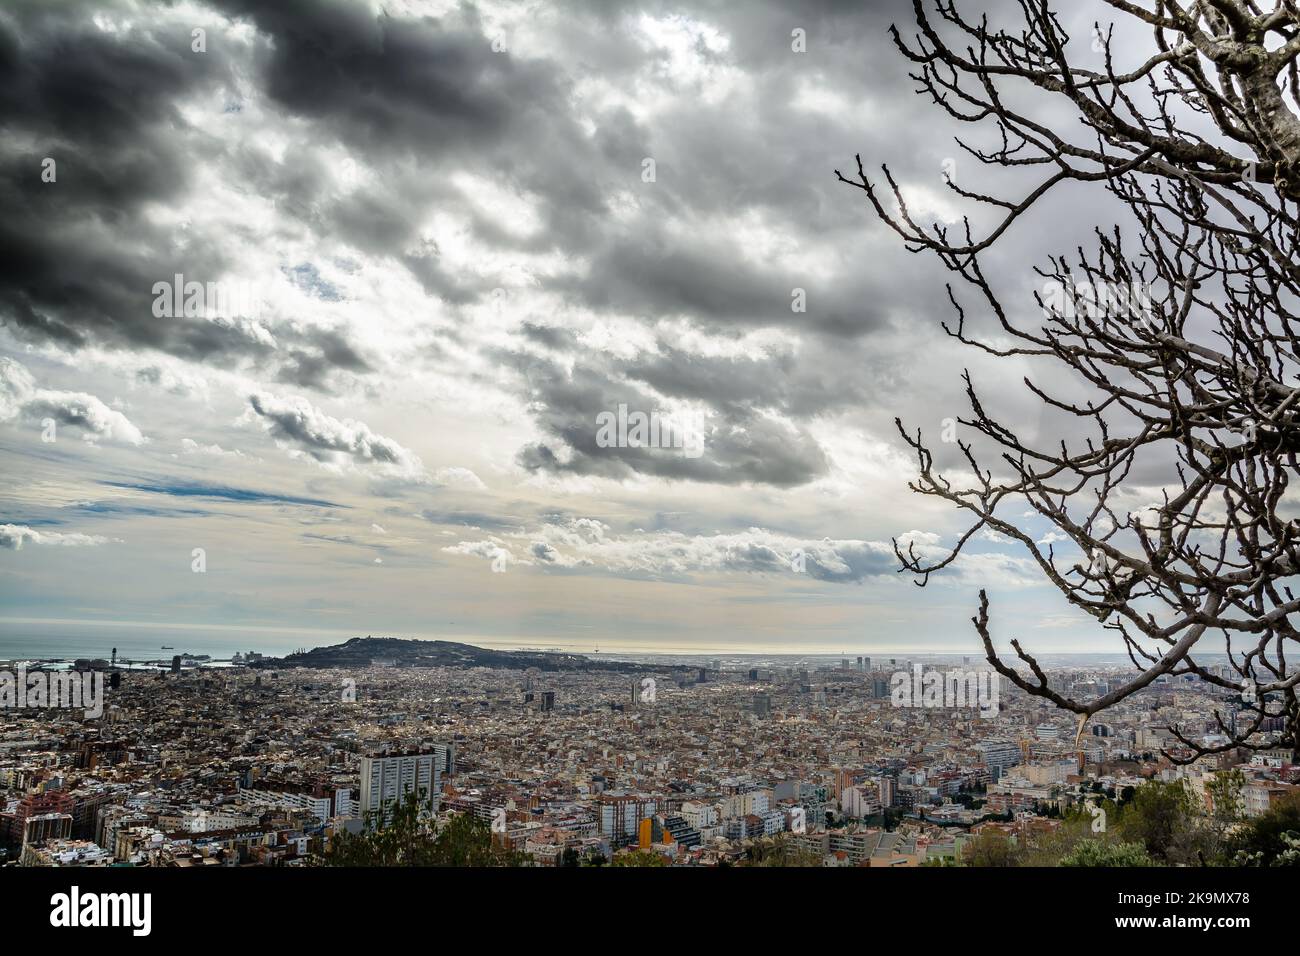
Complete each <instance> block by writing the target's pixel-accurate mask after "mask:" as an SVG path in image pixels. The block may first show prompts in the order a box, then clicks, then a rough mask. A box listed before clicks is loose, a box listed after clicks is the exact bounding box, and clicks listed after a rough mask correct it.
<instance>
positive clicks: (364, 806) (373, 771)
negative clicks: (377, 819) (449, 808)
mask: <svg viewBox="0 0 1300 956" xmlns="http://www.w3.org/2000/svg"><path fill="white" fill-rule="evenodd" d="M447 751H448V748H445V747H434V748H430V749H427V750H423V749H422V750H408V751H385V752H382V753H377V754H373V755H370V756H365V757H362V758H361V814H362V816H365V815H366V814H367V813H370V812H372V811H377V810H379V809H380V808H381V807H388V806H389V805H390V804H392V803H393V802H394V801H398V802H400V801H401V800H403V799H405V797H406V795H407V794H408V793H412V792H414V793H417V794H419V795H420V797H421V802H422V803H424V804H425V805H426V806H428V808H429V809H430V810H431V811H433V812H435V813H436V812H437V810H438V796H439V793H440V792H441V791H442V771H443V768H444V767H446V766H447ZM388 818H389V816H388V812H387V811H386V812H385V819H388Z"/></svg>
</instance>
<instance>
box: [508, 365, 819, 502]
mask: <svg viewBox="0 0 1300 956" xmlns="http://www.w3.org/2000/svg"><path fill="white" fill-rule="evenodd" d="M498 359H499V361H501V362H502V363H503V364H507V363H513V364H514V366H515V368H516V369H517V371H518V372H519V374H520V378H521V380H522V383H523V387H524V388H525V390H526V398H527V401H528V408H529V410H530V411H531V413H532V415H533V418H534V420H535V421H536V423H537V425H538V426H539V427H540V428H541V429H542V430H543V431H544V432H545V433H546V434H548V435H549V436H551V438H550V439H548V440H546V441H542V442H537V443H534V444H531V445H528V446H526V447H525V448H523V449H521V450H520V452H519V454H518V457H517V460H518V461H519V463H520V465H522V466H523V467H524V468H526V469H528V470H529V471H542V472H550V473H555V474H578V475H598V476H602V477H607V478H617V479H622V478H630V477H633V476H634V475H636V474H642V475H654V476H657V477H660V478H669V479H680V480H691V481H703V482H713V483H717V484H725V485H736V484H744V483H755V484H769V485H776V486H779V487H791V486H795V485H801V484H805V483H807V482H809V481H812V480H813V479H815V478H817V477H819V476H820V475H822V474H824V473H825V472H826V470H827V468H828V466H829V462H828V460H827V458H826V454H825V452H824V451H823V450H822V448H821V447H820V446H819V445H818V444H817V442H816V440H815V439H814V438H813V437H812V435H810V434H809V433H808V431H807V430H806V429H805V428H803V427H802V426H800V425H798V424H791V423H788V422H785V421H781V420H779V419H776V418H773V417H769V416H765V415H762V414H760V413H758V412H756V411H751V410H749V409H746V408H741V407H730V408H724V409H719V410H717V414H716V415H715V416H714V417H713V419H712V420H710V421H708V422H707V423H705V424H704V427H703V428H702V432H701V434H700V436H699V438H700V439H701V440H702V447H701V453H700V454H699V455H698V456H692V455H689V454H687V453H686V452H685V450H684V449H682V448H671V447H670V448H651V447H602V445H601V444H600V443H599V440H598V434H597V433H598V424H597V423H598V416H599V415H601V414H602V413H615V412H616V410H617V408H618V406H619V405H626V406H627V407H628V409H629V410H630V411H640V412H643V413H646V414H649V413H651V412H654V411H658V410H659V408H660V402H659V399H658V398H656V397H655V396H654V395H653V394H652V393H650V392H648V391H646V390H644V389H640V388H638V387H636V385H635V384H633V383H631V382H629V381H626V380H619V379H618V378H616V377H615V375H616V372H614V370H613V369H609V368H604V367H598V365H597V364H595V363H599V361H600V357H598V356H597V357H593V358H592V359H590V362H591V363H592V364H584V363H580V364H578V365H577V366H575V367H574V368H573V369H572V370H571V371H569V370H566V369H565V368H564V367H562V366H561V365H560V364H559V363H555V362H552V361H549V360H547V359H543V358H539V357H537V356H529V355H518V354H516V355H511V354H501V355H499V356H498Z"/></svg>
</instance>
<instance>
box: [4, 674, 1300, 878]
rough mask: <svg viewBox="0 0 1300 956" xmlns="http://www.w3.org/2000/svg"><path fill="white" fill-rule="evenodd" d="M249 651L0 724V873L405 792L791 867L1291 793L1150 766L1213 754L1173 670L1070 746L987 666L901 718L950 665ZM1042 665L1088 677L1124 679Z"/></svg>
mask: <svg viewBox="0 0 1300 956" xmlns="http://www.w3.org/2000/svg"><path fill="white" fill-rule="evenodd" d="M83 663H84V662H83ZM100 663H101V664H105V665H106V666H108V667H111V666H112V665H111V664H108V662H100ZM263 663H264V662H261V661H259V660H258V659H257V656H256V655H248V656H242V655H241V659H240V663H238V664H235V663H232V662H226V661H211V660H196V659H194V658H192V657H189V656H185V657H184V658H182V660H181V664H182V666H180V667H179V669H178V668H176V667H172V666H164V667H160V668H158V669H133V670H120V671H118V673H119V675H120V676H119V679H118V686H117V687H116V689H110V690H109V692H108V697H107V706H106V708H105V712H104V715H103V716H102V718H99V719H97V720H96V719H88V718H86V717H85V716H84V715H83V714H81V713H80V712H70V711H68V710H57V709H49V708H45V709H32V708H27V709H22V710H0V841H3V844H4V847H5V857H4V858H5V860H6V861H7V862H8V863H10V864H18V865H22V866H53V865H74V864H75V865H83V866H97V865H110V864H133V865H136V866H178V867H193V866H237V865H253V866H267V865H301V864H304V863H306V862H308V861H310V860H312V859H313V858H314V857H316V856H318V855H319V853H320V852H321V850H322V848H323V846H324V843H325V841H326V840H328V838H329V837H330V835H331V834H334V833H340V832H345V831H346V832H352V833H356V832H359V831H360V830H361V829H362V828H363V826H364V822H365V820H366V819H367V816H368V815H376V814H378V813H379V811H380V810H381V808H383V807H384V806H385V805H387V804H389V803H390V802H391V801H393V800H395V799H399V798H401V797H402V796H403V795H405V794H409V793H415V794H417V795H418V796H419V797H420V798H421V802H422V803H423V805H424V808H425V809H426V810H427V811H428V812H429V813H430V814H433V815H434V816H435V820H446V819H449V818H450V816H451V815H454V814H470V815H471V816H473V817H475V818H476V819H479V820H481V821H482V822H483V823H485V824H488V825H490V826H491V828H492V831H493V833H494V837H493V839H495V840H497V841H499V842H501V843H503V844H505V845H507V846H509V847H511V848H513V849H515V850H518V851H521V852H523V853H526V854H528V857H529V859H530V860H531V862H532V863H533V864H535V865H559V864H560V863H561V862H562V861H564V860H565V859H566V858H567V859H573V858H575V856H576V858H578V859H582V860H590V859H592V858H593V857H599V858H601V859H605V860H611V859H613V858H615V857H616V856H618V855H619V854H625V853H631V852H635V851H640V852H645V853H653V854H658V855H661V856H662V857H663V859H664V860H665V861H666V862H670V863H674V864H679V865H704V866H709V865H718V864H722V863H727V862H734V861H737V860H739V859H741V858H742V857H743V856H744V855H745V854H746V851H747V849H749V848H751V847H753V846H754V845H755V844H756V843H759V842H762V841H770V840H772V839H773V838H775V837H778V836H780V835H782V834H784V835H785V837H784V839H787V840H789V841H792V842H791V845H792V846H794V847H795V848H796V849H797V850H798V852H799V853H800V854H802V856H801V859H802V860H803V861H804V862H806V863H808V864H810V865H827V866H917V865H923V864H926V863H934V862H937V861H943V860H955V859H957V858H958V857H959V856H960V854H961V852H962V849H963V847H964V846H965V845H966V844H967V843H968V842H969V841H970V840H972V839H974V838H976V837H978V836H979V835H980V834H981V833H983V832H986V831H989V830H996V831H998V832H1006V833H1009V834H1016V833H1022V834H1024V833H1032V832H1037V831H1040V830H1050V829H1051V828H1052V827H1054V826H1057V825H1058V824H1059V817H1060V811H1062V810H1067V809H1069V808H1071V807H1077V806H1080V805H1083V804H1084V803H1085V801H1087V800H1088V799H1089V797H1090V796H1091V795H1094V794H1096V793H1099V792H1111V793H1115V792H1120V791H1123V790H1124V789H1125V788H1129V787H1137V786H1141V785H1142V784H1144V783H1145V782H1147V781H1150V780H1165V781H1172V780H1180V781H1185V783H1186V784H1187V786H1188V787H1189V788H1190V792H1191V793H1193V794H1195V795H1196V799H1197V800H1198V801H1199V802H1200V803H1201V804H1202V809H1204V810H1205V812H1210V811H1212V810H1213V806H1212V802H1213V799H1214V796H1213V795H1214V794H1215V792H1216V791H1215V789H1214V788H1213V787H1212V782H1213V781H1214V780H1215V779H1216V776H1218V775H1222V774H1226V773H1228V772H1229V771H1236V775H1235V776H1234V777H1233V779H1234V780H1235V781H1236V783H1235V784H1234V786H1235V787H1236V788H1237V791H1238V793H1237V798H1238V799H1239V801H1240V805H1241V807H1242V809H1243V812H1244V813H1245V814H1246V815H1247V816H1257V815H1259V814H1261V813H1264V812H1265V811H1267V810H1268V809H1269V808H1270V807H1271V806H1275V805H1276V804H1277V803H1278V802H1279V801H1281V800H1283V799H1285V798H1286V797H1287V796H1288V795H1291V794H1295V793H1296V792H1297V784H1298V783H1300V768H1297V767H1296V766H1295V765H1294V764H1293V763H1292V762H1291V758H1292V755H1291V752H1290V751H1289V749H1282V748H1267V747H1266V748H1265V749H1263V750H1261V751H1259V752H1255V753H1250V752H1247V751H1244V750H1237V749H1230V750H1227V751H1225V752H1223V753H1222V754H1219V755H1218V756H1217V757H1215V758H1213V759H1208V760H1207V759H1202V760H1200V761H1197V762H1195V763H1192V764H1190V765H1179V764H1178V763H1176V762H1174V761H1171V760H1169V759H1168V758H1166V757H1165V756H1162V754H1161V751H1162V749H1163V750H1167V751H1171V752H1172V753H1173V754H1175V755H1177V751H1176V750H1174V749H1172V748H1174V745H1175V744H1176V740H1175V739H1174V738H1173V736H1172V735H1171V733H1170V732H1169V731H1167V730H1164V729H1162V728H1164V727H1167V726H1175V727H1178V728H1180V729H1181V732H1182V733H1184V734H1186V735H1189V736H1190V737H1191V738H1193V739H1196V740H1198V741H1199V742H1201V743H1204V744H1211V745H1212V744H1214V743H1215V741H1216V740H1218V739H1219V738H1220V737H1221V736H1222V734H1221V731H1220V730H1219V728H1218V723H1217V721H1218V719H1219V717H1222V718H1223V719H1225V720H1226V721H1228V722H1229V723H1230V722H1231V721H1232V720H1234V719H1235V713H1236V710H1235V708H1236V707H1238V706H1240V705H1239V704H1238V703H1237V702H1236V701H1234V700H1233V698H1232V697H1230V696H1228V695H1227V694H1226V693H1225V692H1223V691H1221V690H1219V689H1218V688H1216V687H1214V686H1212V685H1210V684H1207V683H1204V682H1201V681H1198V680H1194V679H1186V678H1180V679H1162V680H1160V681H1158V682H1156V683H1155V684H1154V685H1153V686H1152V687H1151V688H1149V690H1148V691H1147V692H1145V693H1144V694H1142V695H1139V696H1137V697H1135V698H1132V699H1130V700H1128V701H1125V702H1124V703H1123V704H1122V705H1121V706H1119V707H1117V708H1115V709H1113V710H1110V711H1107V712H1106V714H1105V715H1104V719H1103V720H1099V721H1098V722H1095V723H1091V724H1089V725H1088V726H1087V727H1085V728H1084V730H1083V732H1082V733H1081V734H1079V735H1078V737H1077V739H1076V733H1077V730H1076V721H1075V720H1074V719H1073V718H1072V717H1071V716H1070V715H1068V714H1063V713H1061V712H1060V711H1057V710H1056V709H1055V708H1053V707H1051V706H1050V705H1049V704H1046V703H1044V702H1043V701H1041V700H1040V699H1037V698H1030V697H1028V696H1027V695H1024V694H1022V693H1020V692H1019V691H1018V690H1016V689H1015V688H1013V687H1011V686H1009V684H1008V683H1007V682H1006V681H1005V680H1002V679H1000V678H998V679H997V681H996V683H995V684H994V685H993V686H994V687H995V688H996V692H997V695H998V701H997V708H996V713H994V714H991V715H990V716H981V710H980V709H979V707H978V706H977V705H978V703H979V702H972V704H975V705H976V706H965V707H961V708H953V707H938V708H934V707H926V706H910V705H909V706H902V705H901V704H900V701H901V700H902V698H901V697H900V696H899V694H898V693H897V688H898V687H899V686H901V685H902V683H903V682H904V680H906V681H910V680H912V679H913V678H914V677H915V675H916V673H923V674H924V675H929V674H931V673H942V672H947V671H950V670H951V669H952V668H954V667H962V668H969V666H970V665H967V664H956V663H945V662H935V661H928V662H920V661H908V660H904V659H902V658H896V659H894V660H893V661H891V662H888V663H887V664H886V666H885V667H884V668H882V667H881V666H880V664H879V663H878V664H877V665H876V669H874V670H872V669H868V668H867V663H868V661H867V659H866V658H865V657H864V658H863V665H862V667H861V668H859V667H858V666H856V661H854V665H855V666H852V667H844V666H842V664H841V663H840V662H833V663H829V664H828V663H824V662H822V663H819V662H816V661H813V662H809V661H804V660H799V659H791V660H789V661H781V660H777V661H774V662H764V663H762V664H758V665H751V664H747V663H744V662H740V663H731V662H727V663H721V662H717V661H712V662H706V663H703V664H701V665H699V666H691V667H682V666H680V665H678V666H673V667H668V666H660V665H657V664H656V663H655V662H654V661H642V662H639V666H640V667H641V668H642V669H643V670H644V673H645V675H647V676H648V677H650V678H651V679H652V683H651V684H645V683H644V678H643V677H629V675H628V674H625V673H620V672H617V671H609V670H595V669H593V670H582V669H577V670H570V671H556V672H547V671H541V670H537V669H529V670H518V669H506V668H493V667H406V666H395V665H394V664H393V662H391V661H379V662H374V663H371V664H369V665H367V666H364V667H360V668H354V669H348V670H338V669H307V668H277V669H271V668H267V667H265V666H251V665H260V664H263ZM1051 674H1052V678H1053V680H1054V681H1059V682H1060V683H1061V685H1062V686H1069V687H1074V688H1075V689H1082V688H1083V687H1084V686H1085V685H1086V686H1088V687H1090V688H1097V687H1104V686H1106V685H1107V684H1108V682H1110V681H1111V680H1114V679H1115V678H1117V677H1118V676H1119V675H1120V674H1121V671H1120V670H1119V668H1118V666H1092V667H1087V666H1078V667H1073V668H1072V667H1068V666H1066V667H1057V668H1056V669H1054V670H1053V671H1051ZM899 675H901V677H900V676H899ZM629 682H631V683H632V686H633V687H634V694H633V699H632V700H631V701H629V696H628V687H629ZM643 686H645V687H649V686H653V687H654V693H653V694H645V693H640V692H638V691H639V689H640V688H642V687H643ZM936 686H937V685H936ZM891 689H893V691H894V692H892V693H891ZM923 703H924V702H923V701H922V704H923ZM1216 714H1217V715H1218V716H1216Z"/></svg>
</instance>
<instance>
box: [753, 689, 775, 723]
mask: <svg viewBox="0 0 1300 956" xmlns="http://www.w3.org/2000/svg"><path fill="white" fill-rule="evenodd" d="M754 715H755V716H756V717H770V716H772V698H771V697H769V696H768V695H767V694H755V695H754Z"/></svg>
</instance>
